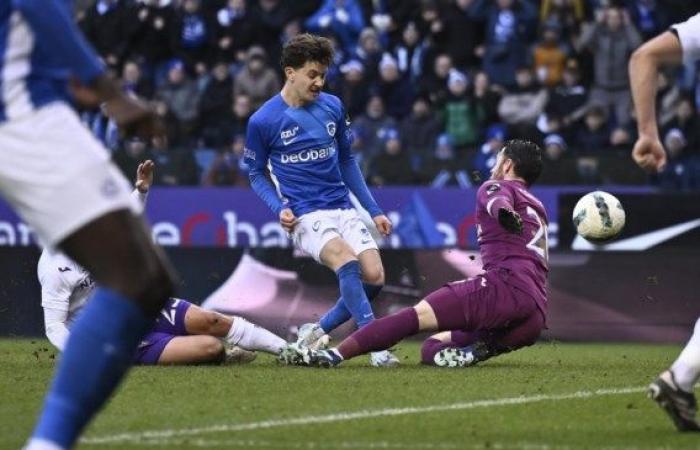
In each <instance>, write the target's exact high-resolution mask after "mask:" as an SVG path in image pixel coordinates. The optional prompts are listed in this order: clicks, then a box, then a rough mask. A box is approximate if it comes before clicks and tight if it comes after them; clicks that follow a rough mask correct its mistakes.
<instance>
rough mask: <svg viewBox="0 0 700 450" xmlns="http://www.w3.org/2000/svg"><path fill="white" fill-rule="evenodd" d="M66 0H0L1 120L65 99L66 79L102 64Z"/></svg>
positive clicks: (85, 76) (87, 74)
mask: <svg viewBox="0 0 700 450" xmlns="http://www.w3.org/2000/svg"><path fill="white" fill-rule="evenodd" d="M70 3H71V2H69V1H68V0H12V1H10V0H0V122H3V121H6V120H13V119H17V118H20V117H23V116H25V115H26V114H28V113H30V112H32V111H33V110H35V109H37V108H39V107H41V106H43V105H46V104H48V103H51V102H55V101H65V100H68V90H67V81H68V79H69V78H70V77H75V78H76V79H78V80H80V81H82V82H83V83H89V82H90V81H92V80H93V79H94V78H95V77H96V76H98V75H99V74H101V73H102V72H103V71H104V65H103V64H102V62H101V61H100V59H99V58H98V56H97V54H96V53H95V52H94V50H92V48H91V47H90V45H89V44H88V43H87V41H86V40H85V38H84V37H83V36H82V35H81V34H80V32H79V31H78V29H77V27H76V25H75V23H74V22H73V17H72V12H71V7H70Z"/></svg>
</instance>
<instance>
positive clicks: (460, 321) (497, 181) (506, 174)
mask: <svg viewBox="0 0 700 450" xmlns="http://www.w3.org/2000/svg"><path fill="white" fill-rule="evenodd" d="M541 170H542V151H541V149H540V148H539V147H538V146H537V145H536V144H533V143H532V142H527V141H521V140H512V141H508V142H506V144H505V145H504V147H503V149H502V150H501V151H500V153H499V154H498V160H497V162H496V166H495V167H494V168H493V170H492V177H491V179H490V180H489V181H487V182H485V183H484V184H483V185H482V186H481V188H479V191H478V193H477V210H476V216H477V223H478V225H477V230H478V241H479V245H480V248H481V256H482V259H483V262H484V273H483V274H481V275H479V276H477V277H476V278H473V279H469V280H461V281H456V282H453V283H448V284H447V285H446V286H444V287H442V288H440V289H438V290H437V291H435V292H433V293H431V294H430V295H428V296H427V297H426V298H424V299H423V300H421V301H420V302H419V303H418V304H417V305H415V306H414V307H412V308H405V309H403V310H401V311H399V312H398V313H396V314H392V315H390V316H387V317H384V318H382V319H379V320H376V321H374V322H372V323H369V324H368V325H366V326H365V327H363V328H361V329H359V330H358V331H356V332H355V333H353V334H352V335H351V336H349V337H348V338H346V339H345V340H344V341H343V342H341V343H340V345H339V346H338V347H336V348H332V349H330V350H312V349H310V348H308V347H304V346H301V345H299V344H298V343H294V344H289V345H288V346H287V347H285V349H284V350H283V351H282V353H281V354H280V359H281V360H282V361H283V362H285V363H287V364H301V365H312V366H324V367H328V366H336V365H338V364H340V363H341V362H342V361H343V360H346V359H350V358H353V357H355V356H357V355H361V354H363V353H367V352H371V351H377V350H381V349H387V348H390V347H392V346H393V345H395V344H396V343H397V342H399V341H400V340H401V339H404V338H406V337H409V336H412V335H414V334H417V333H419V332H424V331H440V332H441V333H439V334H436V335H434V336H432V337H431V338H429V339H428V340H426V342H425V344H424V345H423V350H422V361H423V363H426V364H434V365H437V366H442V367H464V366H470V365H473V364H476V363H477V362H480V361H484V360H486V359H488V358H490V357H493V356H495V355H498V354H502V353H505V352H509V351H512V350H516V349H518V348H521V347H524V346H528V345H532V344H534V343H535V341H536V340H537V338H538V337H539V335H540V332H541V330H542V329H543V328H544V327H545V317H546V313H547V294H546V289H545V283H546V278H547V270H548V269H547V257H548V252H547V216H546V213H545V210H544V207H543V205H542V203H541V202H540V201H539V200H538V199H537V198H535V197H534V196H533V195H532V194H531V193H530V192H528V187H529V186H531V185H532V183H533V182H534V181H535V180H536V179H537V177H538V176H539V175H540V172H541Z"/></svg>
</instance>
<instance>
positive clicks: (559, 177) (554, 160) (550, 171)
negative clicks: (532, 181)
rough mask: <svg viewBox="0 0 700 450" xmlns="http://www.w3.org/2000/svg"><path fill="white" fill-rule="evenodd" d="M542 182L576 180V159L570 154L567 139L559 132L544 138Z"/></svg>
mask: <svg viewBox="0 0 700 450" xmlns="http://www.w3.org/2000/svg"><path fill="white" fill-rule="evenodd" d="M542 164H543V168H542V175H540V178H539V179H538V180H537V183H540V184H572V183H573V182H574V180H576V177H577V172H576V161H575V159H574V158H572V157H571V155H569V154H568V151H567V145H566V141H564V138H563V137H562V136H561V135H559V134H550V135H548V136H547V137H545V138H544V155H543V157H542Z"/></svg>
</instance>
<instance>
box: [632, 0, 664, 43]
mask: <svg viewBox="0 0 700 450" xmlns="http://www.w3.org/2000/svg"><path fill="white" fill-rule="evenodd" d="M627 11H628V12H629V15H630V18H631V19H632V22H633V23H634V25H635V26H636V27H637V30H639V33H640V34H641V35H642V39H643V40H644V41H647V40H649V39H651V38H653V37H654V36H656V35H657V34H660V33H661V32H663V31H666V29H667V28H668V27H669V25H671V22H670V21H669V17H668V14H667V13H666V11H665V10H664V8H661V7H660V6H659V2H658V1H657V0H627Z"/></svg>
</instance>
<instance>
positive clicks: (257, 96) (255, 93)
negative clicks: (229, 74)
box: [233, 46, 282, 109]
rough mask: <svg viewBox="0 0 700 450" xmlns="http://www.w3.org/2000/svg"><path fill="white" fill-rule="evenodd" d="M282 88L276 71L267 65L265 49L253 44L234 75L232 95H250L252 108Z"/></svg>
mask: <svg viewBox="0 0 700 450" xmlns="http://www.w3.org/2000/svg"><path fill="white" fill-rule="evenodd" d="M281 88H282V85H281V84H280V80H279V78H278V76H277V73H276V72H275V71H274V70H272V69H271V68H270V67H268V63H267V56H266V55H265V50H263V49H262V48H261V47H258V46H253V47H251V48H250V49H249V50H248V55H247V57H246V64H245V67H244V68H243V69H241V71H240V72H238V74H237V75H236V78H235V80H234V83H233V95H234V96H236V97H237V96H239V95H247V96H248V97H250V100H251V103H252V105H253V109H258V108H259V107H260V105H262V104H263V103H264V102H265V101H267V100H268V99H269V98H270V97H272V96H273V95H275V94H277V93H278V92H279V90H280V89H281Z"/></svg>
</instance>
